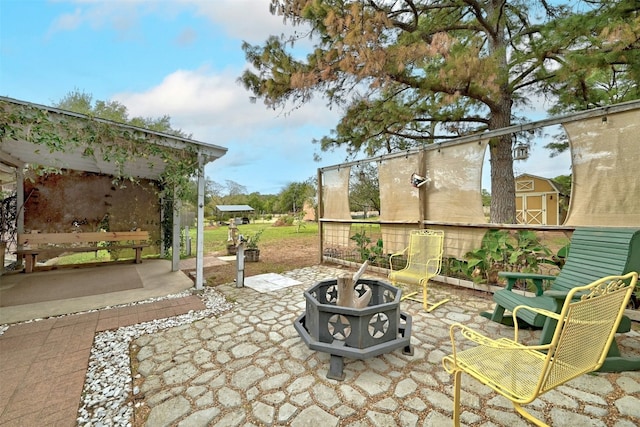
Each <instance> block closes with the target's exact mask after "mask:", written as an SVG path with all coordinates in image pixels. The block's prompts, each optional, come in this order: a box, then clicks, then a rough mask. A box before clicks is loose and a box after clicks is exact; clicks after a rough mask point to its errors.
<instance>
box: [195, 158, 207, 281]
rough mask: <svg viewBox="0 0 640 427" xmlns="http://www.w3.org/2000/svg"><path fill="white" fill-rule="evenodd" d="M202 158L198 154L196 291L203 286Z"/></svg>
mask: <svg viewBox="0 0 640 427" xmlns="http://www.w3.org/2000/svg"><path fill="white" fill-rule="evenodd" d="M204 181H205V179H204V156H203V155H202V154H198V213H197V215H198V216H197V228H196V289H197V290H201V289H202V288H203V286H204V278H203V276H204V273H203V270H204V254H203V252H204Z"/></svg>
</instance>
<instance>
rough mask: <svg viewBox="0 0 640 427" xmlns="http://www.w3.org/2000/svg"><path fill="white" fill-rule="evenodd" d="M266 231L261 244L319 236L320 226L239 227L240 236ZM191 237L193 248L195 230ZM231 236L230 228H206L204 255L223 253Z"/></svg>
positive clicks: (311, 223)
mask: <svg viewBox="0 0 640 427" xmlns="http://www.w3.org/2000/svg"><path fill="white" fill-rule="evenodd" d="M260 230H264V231H263V232H262V235H261V237H260V242H259V243H258V246H260V243H271V242H275V241H278V240H282V239H285V238H286V239H291V238H296V237H300V238H302V237H308V236H310V235H317V234H318V224H317V223H315V222H310V223H304V224H303V225H301V226H300V227H298V226H297V225H289V226H278V227H276V226H274V225H273V224H272V223H263V224H261V223H258V224H243V225H238V234H242V235H244V236H250V235H253V234H255V233H257V232H258V231H260ZM189 235H190V236H191V241H192V245H193V246H192V248H195V244H196V230H195V228H193V229H190V230H189ZM228 236H229V227H226V226H221V227H216V228H209V227H207V228H205V230H204V253H212V252H221V251H225V250H226V248H227V239H228Z"/></svg>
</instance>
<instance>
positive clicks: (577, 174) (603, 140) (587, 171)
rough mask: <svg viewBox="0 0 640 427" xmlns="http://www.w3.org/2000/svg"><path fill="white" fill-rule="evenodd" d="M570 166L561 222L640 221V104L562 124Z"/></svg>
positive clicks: (621, 223)
mask: <svg viewBox="0 0 640 427" xmlns="http://www.w3.org/2000/svg"><path fill="white" fill-rule="evenodd" d="M564 127H565V130H566V131H567V134H568V136H569V141H570V146H571V160H572V166H573V174H572V179H573V182H572V185H571V201H570V205H569V214H568V216H567V219H566V221H565V225H570V226H614V227H623V226H630V227H631V226H635V227H637V226H638V225H639V224H640V173H638V169H639V168H640V140H639V137H638V135H640V110H630V111H623V112H619V113H613V114H609V115H606V116H603V117H594V118H591V119H586V120H582V121H576V122H571V123H566V124H564Z"/></svg>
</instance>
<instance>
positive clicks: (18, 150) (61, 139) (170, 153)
mask: <svg viewBox="0 0 640 427" xmlns="http://www.w3.org/2000/svg"><path fill="white" fill-rule="evenodd" d="M226 152H227V149H226V148H224V147H221V146H217V145H213V144H208V143H204V142H200V141H195V140H192V139H187V138H183V137H179V136H175V135H170V134H166V133H160V132H155V131H152V130H149V129H143V128H138V127H135V126H130V125H126V124H121V123H116V122H112V121H109V120H104V119H99V118H95V117H90V116H86V115H83V114H77V113H73V112H69V111H65V110H60V109H56V108H52V107H47V106H43V105H38V104H33V103H29V102H25V101H20V100H16V99H12V98H7V97H0V164H1V165H2V168H1V170H2V171H3V173H2V174H1V175H0V177H1V178H2V182H0V184H1V185H5V184H6V183H7V182H10V181H11V180H13V182H14V183H16V193H17V194H16V205H17V210H16V213H17V214H16V218H15V229H16V231H17V232H18V233H22V232H24V231H25V223H27V224H29V220H30V218H29V215H35V213H33V212H35V211H37V209H34V208H33V207H31V209H28V208H29V203H32V200H29V198H30V196H31V193H30V194H25V187H26V186H27V184H28V185H33V186H34V187H35V188H36V189H39V188H43V187H44V185H45V184H44V180H45V178H43V177H46V178H51V177H60V176H65V177H67V181H66V182H71V179H76V180H82V179H86V178H89V177H92V178H95V177H96V176H98V177H102V178H103V183H102V184H101V185H102V187H88V188H87V189H86V191H85V193H84V194H85V195H86V196H87V198H90V197H91V196H95V195H96V194H98V195H100V196H101V197H106V196H109V197H112V195H104V194H103V193H104V192H102V193H100V192H101V191H102V188H103V187H104V180H105V179H108V180H109V181H110V183H111V186H110V189H111V190H114V191H116V190H118V191H120V190H122V191H123V192H126V191H132V190H131V189H132V188H133V187H136V186H144V185H146V186H148V187H152V188H153V194H155V200H154V203H157V206H158V210H160V211H161V212H160V213H158V218H160V217H161V216H162V215H164V216H165V217H166V216H167V215H171V216H172V224H173V227H172V231H171V236H170V239H168V240H169V241H170V245H171V247H172V267H171V269H172V271H177V270H178V269H179V260H180V221H179V215H180V209H179V205H180V196H181V193H182V189H183V188H184V187H185V185H186V184H188V183H189V181H190V180H191V179H193V178H194V177H195V178H196V179H197V188H198V204H197V220H198V227H197V252H196V288H197V289H201V288H202V287H203V250H204V245H203V236H204V187H205V185H204V181H205V179H204V168H205V165H206V164H207V163H210V162H213V161H215V160H217V159H218V158H220V157H222V156H223V155H224V154H225V153H226ZM11 170H13V174H11V173H10V171H11ZM34 170H37V171H38V173H36V174H34V173H33V171H34ZM8 171H9V172H8ZM34 177H35V181H34V182H35V183H34V184H30V182H32V181H33V180H34ZM69 177H71V178H69ZM89 181H90V180H89V179H86V182H89ZM39 186H40V187H39ZM127 189H129V190H127ZM147 190H148V189H147ZM57 194H60V193H57ZM79 194H81V193H79ZM124 194H125V196H126V194H131V193H124ZM121 197H122V195H121ZM123 198H124V199H125V200H126V197H123ZM136 200H137V199H135V198H134V197H130V200H129V203H130V209H129V212H126V210H127V209H126V208H122V209H121V210H120V211H119V214H120V217H125V216H126V215H127V213H130V214H131V215H134V214H135V207H136V206H135V201H136ZM167 201H173V203H172V204H171V205H167ZM80 202H81V200H78V201H77V203H76V202H74V203H71V204H70V206H67V207H66V209H67V210H73V209H75V211H74V212H73V214H70V215H66V213H68V212H63V213H60V214H59V215H58V217H56V218H60V219H62V218H64V221H66V222H64V223H60V222H56V221H49V222H48V223H46V226H47V227H48V228H49V229H48V230H44V231H54V232H56V231H68V229H69V227H70V225H69V224H68V222H69V218H70V217H71V218H84V217H83V212H82V211H81V208H82V206H81V203H80ZM101 203H102V204H104V205H109V203H108V202H107V201H104V202H101ZM145 203H147V204H149V203H148V202H145ZM91 204H93V207H94V211H93V212H92V213H94V214H95V205H96V203H88V205H91ZM160 206H171V207H172V208H173V209H167V208H165V209H164V210H162V209H160ZM101 213H102V212H100V214H101ZM109 213H110V212H108V211H107V212H106V215H109ZM85 216H86V215H85ZM89 218H91V217H89ZM120 220H121V223H120V225H121V226H123V225H126V226H132V225H133V226H135V225H136V224H140V223H141V222H142V221H145V218H141V217H138V218H131V219H126V218H125V219H122V218H120ZM154 221H155V220H154ZM154 221H151V222H152V223H153V224H152V226H155V227H157V229H158V230H161V227H160V220H157V221H155V223H154ZM80 222H82V221H80ZM88 222H91V219H89V220H88ZM142 223H144V222H142ZM74 226H76V227H82V223H81V224H80V225H78V224H76V223H74ZM89 226H95V224H90V225H88V226H87V227H89ZM63 227H64V228H63ZM80 231H88V230H82V229H80ZM91 231H94V230H91ZM158 234H159V235H158V239H157V241H158V242H159V246H160V247H161V249H164V247H163V243H162V242H164V241H165V239H164V236H160V234H161V231H159V232H158Z"/></svg>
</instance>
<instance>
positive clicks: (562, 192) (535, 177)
mask: <svg viewBox="0 0 640 427" xmlns="http://www.w3.org/2000/svg"><path fill="white" fill-rule="evenodd" d="M520 178H532V179H541V180H543V181H547V182H549V184H550V185H551V187H553V189H554V190H556V191H557V192H558V193H560V194H562V195H564V194H565V191H564V189H563V188H561V186H560V185H559V184H558V183H557V182H556V181H554V180H553V179H552V178H545V177H543V176H537V175H531V174H530V173H523V174H520V175H518V176H516V178H515V179H516V180H518V179H520Z"/></svg>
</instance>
